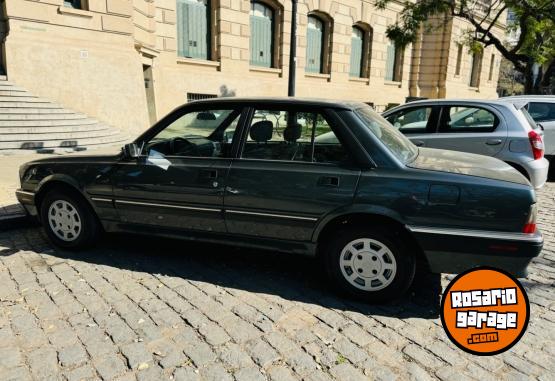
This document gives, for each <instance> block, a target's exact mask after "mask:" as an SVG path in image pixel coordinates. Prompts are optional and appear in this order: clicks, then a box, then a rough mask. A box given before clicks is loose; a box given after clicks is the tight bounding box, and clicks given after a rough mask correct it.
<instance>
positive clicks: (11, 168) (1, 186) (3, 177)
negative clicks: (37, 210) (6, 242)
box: [0, 153, 53, 229]
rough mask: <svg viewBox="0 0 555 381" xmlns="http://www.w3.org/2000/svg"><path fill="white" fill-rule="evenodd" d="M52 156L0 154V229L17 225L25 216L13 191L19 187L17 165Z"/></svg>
mask: <svg viewBox="0 0 555 381" xmlns="http://www.w3.org/2000/svg"><path fill="white" fill-rule="evenodd" d="M49 156H53V155H51V154H37V153H30V154H26V155H23V154H21V155H0V163H1V164H0V168H1V170H0V229H2V228H4V227H6V226H11V225H12V224H17V225H19V224H20V223H21V222H22V221H23V220H24V219H25V218H26V215H25V211H24V209H23V207H22V206H21V205H20V204H19V203H18V202H17V198H16V197H15V191H16V189H17V188H19V166H20V165H21V164H23V163H26V162H28V161H31V160H35V159H40V158H44V157H49Z"/></svg>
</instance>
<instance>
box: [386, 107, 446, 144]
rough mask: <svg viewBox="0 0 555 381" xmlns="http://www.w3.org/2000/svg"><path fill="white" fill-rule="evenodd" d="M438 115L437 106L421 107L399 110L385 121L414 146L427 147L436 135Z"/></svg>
mask: <svg viewBox="0 0 555 381" xmlns="http://www.w3.org/2000/svg"><path fill="white" fill-rule="evenodd" d="M438 115H439V107H438V106H428V105H423V106H415V107H410V108H405V109H402V110H399V111H397V112H396V113H393V114H391V115H388V116H387V117H386V119H387V121H388V122H389V123H391V124H392V125H393V127H395V128H397V129H398V130H399V131H400V132H402V133H403V135H405V136H406V137H407V138H409V139H410V140H411V141H412V142H413V143H414V144H415V145H417V146H418V147H427V146H429V140H430V139H433V136H434V135H435V134H436V133H437V116H438Z"/></svg>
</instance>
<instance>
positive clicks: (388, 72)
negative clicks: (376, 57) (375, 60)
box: [385, 44, 395, 81]
mask: <svg viewBox="0 0 555 381" xmlns="http://www.w3.org/2000/svg"><path fill="white" fill-rule="evenodd" d="M394 72H395V45H393V44H392V45H388V46H387V59H386V61H385V79H386V80H387V81H393V77H394Z"/></svg>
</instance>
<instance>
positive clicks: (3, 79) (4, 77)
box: [0, 74, 8, 81]
mask: <svg viewBox="0 0 555 381" xmlns="http://www.w3.org/2000/svg"><path fill="white" fill-rule="evenodd" d="M7 80H8V76H7V75H5V74H4V75H0V81H7Z"/></svg>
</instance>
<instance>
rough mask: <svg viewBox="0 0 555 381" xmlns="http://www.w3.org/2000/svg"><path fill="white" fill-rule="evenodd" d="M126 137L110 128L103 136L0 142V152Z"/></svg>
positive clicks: (64, 145) (97, 143)
mask: <svg viewBox="0 0 555 381" xmlns="http://www.w3.org/2000/svg"><path fill="white" fill-rule="evenodd" d="M127 139H128V137H127V136H126V135H123V134H120V133H119V132H117V131H115V132H114V130H112V131H111V133H109V134H107V135H104V136H96V137H89V138H69V139H55V138H54V139H49V140H39V139H36V140H33V141H30V140H29V141H15V142H0V152H2V151H3V150H17V149H24V150H37V149H44V148H72V147H77V146H82V147H83V146H84V147H86V146H94V145H100V144H115V143H120V142H124V141H126V140H127Z"/></svg>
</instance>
